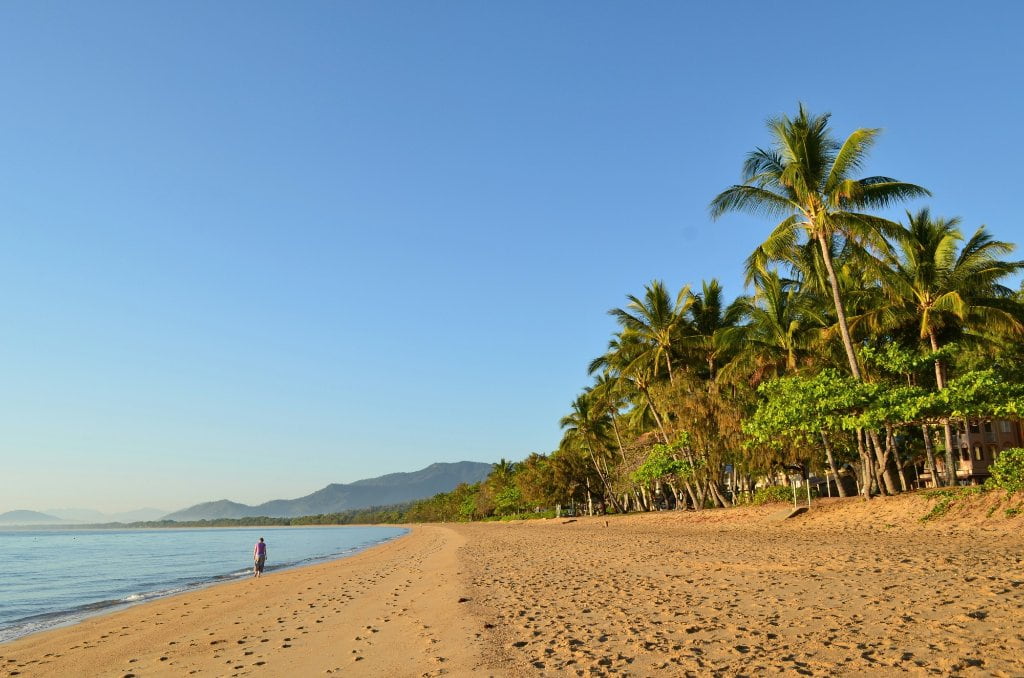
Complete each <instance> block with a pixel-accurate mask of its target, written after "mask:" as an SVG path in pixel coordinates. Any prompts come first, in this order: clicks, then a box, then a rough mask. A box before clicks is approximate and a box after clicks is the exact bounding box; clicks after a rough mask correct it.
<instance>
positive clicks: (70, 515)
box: [0, 508, 167, 526]
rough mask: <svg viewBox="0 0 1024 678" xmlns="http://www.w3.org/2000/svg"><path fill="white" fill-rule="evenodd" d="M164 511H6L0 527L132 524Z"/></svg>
mask: <svg viewBox="0 0 1024 678" xmlns="http://www.w3.org/2000/svg"><path fill="white" fill-rule="evenodd" d="M166 513H167V511H166V510H164V509H156V508H142V509H137V510H135V511H124V512H121V513H101V512H100V511H95V510H93V509H46V511H45V512H43V511H26V510H18V511H7V512H6V513H0V525H18V526H22V525H88V524H91V525H98V524H102V523H133V522H141V521H145V520H157V519H159V518H161V517H162V516H164V515H165V514H166Z"/></svg>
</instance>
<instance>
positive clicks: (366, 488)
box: [163, 461, 491, 521]
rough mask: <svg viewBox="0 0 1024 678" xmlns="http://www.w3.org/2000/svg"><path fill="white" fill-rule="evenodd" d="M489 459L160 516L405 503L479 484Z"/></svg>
mask: <svg viewBox="0 0 1024 678" xmlns="http://www.w3.org/2000/svg"><path fill="white" fill-rule="evenodd" d="M490 471H491V464H484V463H481V462H476V461H460V462H455V463H439V464H431V465H430V466H428V467H426V468H425V469H422V470H419V471H414V472H412V473H390V474H388V475H385V476H380V477H378V478H368V479H366V480H357V481H356V482H354V483H348V484H340V483H334V484H331V485H328V486H327V487H325V488H323V489H322V490H317V491H316V492H314V493H312V494H308V495H306V496H305V497H299V498H298V499H275V500H273V501H268V502H264V503H262V504H259V505H258V506H249V505H247V504H239V503H237V502H233V501H228V500H227V499H222V500H220V501H210V502H205V503H202V504H196V505H195V506H191V507H189V508H187V509H183V510H181V511H175V512H174V513H170V514H168V515H166V516H164V518H163V519H164V520H177V521H186V520H214V519H217V518H249V517H253V516H267V517H270V518H294V517H297V516H310V515H318V514H321V513H339V512H341V511H350V510H354V509H361V508H368V507H370V506H387V505H390V504H404V503H406V502H411V501H416V500H417V499H426V498H427V497H432V496H434V495H435V494H439V493H441V492H450V491H451V490H453V489H455V487H456V486H458V485H459V484H460V483H477V482H480V481H481V480H483V479H484V478H486V477H487V474H488V473H490Z"/></svg>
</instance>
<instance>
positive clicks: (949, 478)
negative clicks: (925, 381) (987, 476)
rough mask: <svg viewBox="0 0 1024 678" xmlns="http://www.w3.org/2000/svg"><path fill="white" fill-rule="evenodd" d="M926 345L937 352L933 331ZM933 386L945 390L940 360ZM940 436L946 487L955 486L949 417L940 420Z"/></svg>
mask: <svg viewBox="0 0 1024 678" xmlns="http://www.w3.org/2000/svg"><path fill="white" fill-rule="evenodd" d="M928 344H929V345H930V346H931V347H932V352H933V353H934V352H936V351H938V350H939V338H938V336H936V334H935V330H933V329H929V330H928ZM935 385H936V387H938V389H939V390H940V391H941V390H942V389H944V388H946V366H945V365H943V364H942V361H941V360H936V361H935ZM942 435H943V438H944V440H943V442H944V443H945V445H946V485H948V486H950V487H952V486H954V485H956V459H955V458H954V457H953V426H952V424H950V422H949V417H943V419H942ZM958 452H959V451H958ZM936 484H938V483H936Z"/></svg>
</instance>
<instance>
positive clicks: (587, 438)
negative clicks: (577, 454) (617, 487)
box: [558, 391, 624, 513]
mask: <svg viewBox="0 0 1024 678" xmlns="http://www.w3.org/2000/svg"><path fill="white" fill-rule="evenodd" d="M609 424H610V422H609V416H608V413H607V412H606V411H603V410H602V409H601V407H599V406H598V403H597V402H596V398H594V397H593V395H592V394H591V393H590V392H589V391H585V392H583V393H581V394H580V395H579V396H577V397H576V399H575V400H574V401H573V403H572V412H571V413H569V414H567V415H566V416H564V417H562V419H561V420H560V421H559V422H558V425H559V426H561V427H562V428H563V429H565V433H564V434H563V435H562V443H561V447H562V448H569V449H572V448H575V449H581V450H584V451H586V453H587V454H588V455H589V456H590V461H591V462H592V463H593V464H594V470H595V471H597V474H598V476H599V477H600V478H601V484H602V485H604V493H605V495H606V496H608V497H609V499H611V502H612V503H613V504H614V505H615V508H616V510H617V511H618V512H619V513H624V511H623V510H622V506H621V504H619V500H618V499H617V498H616V496H615V493H614V492H612V491H611V488H609V486H608V477H607V469H602V468H601V464H600V462H599V461H598V454H599V453H602V452H604V451H605V450H607V445H606V444H605V440H607V438H608V426H609Z"/></svg>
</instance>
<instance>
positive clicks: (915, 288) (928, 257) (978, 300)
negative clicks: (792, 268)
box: [864, 208, 1024, 484]
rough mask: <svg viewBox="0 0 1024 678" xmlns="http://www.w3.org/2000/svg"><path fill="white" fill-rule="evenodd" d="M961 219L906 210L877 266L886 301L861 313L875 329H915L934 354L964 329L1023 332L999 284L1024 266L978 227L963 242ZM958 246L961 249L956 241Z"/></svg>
mask: <svg viewBox="0 0 1024 678" xmlns="http://www.w3.org/2000/svg"><path fill="white" fill-rule="evenodd" d="M959 224H960V220H959V219H944V218H940V217H932V215H931V213H930V211H929V210H928V209H927V208H924V209H921V210H920V211H918V212H917V213H916V214H911V213H910V212H908V213H907V225H906V227H905V228H901V229H900V230H899V231H898V232H896V233H895V234H894V237H893V239H894V241H895V248H894V251H893V252H892V253H891V255H890V256H888V257H886V258H885V259H884V260H883V261H881V262H880V266H878V274H879V277H880V280H881V282H882V288H883V290H884V292H885V294H886V297H887V300H888V302H889V303H888V304H886V305H885V306H883V307H881V308H879V309H876V310H875V311H873V312H870V313H867V314H865V317H864V319H865V321H866V322H867V323H868V324H870V325H871V326H872V327H874V328H876V329H893V328H899V327H906V326H908V325H913V326H915V329H916V331H917V333H918V336H919V338H920V340H921V341H923V342H927V344H928V347H929V348H930V349H931V350H932V352H933V353H934V352H937V351H938V350H939V348H940V347H941V345H942V344H943V343H944V338H950V337H956V336H958V335H961V334H962V333H964V332H967V333H970V334H972V335H975V336H981V335H985V334H990V335H991V334H992V333H993V332H1003V333H1007V334H1011V335H1017V336H1019V335H1020V333H1021V331H1022V330H1024V322H1022V321H1024V313H1022V311H1024V306H1022V305H1021V303H1020V302H1019V301H1017V300H1016V299H1015V298H1014V291H1013V290H1012V289H1011V288H1009V287H1006V286H1005V285H1003V284H1002V281H1003V280H1005V279H1006V278H1007V277H1009V276H1011V275H1013V274H1014V273H1016V272H1017V271H1019V270H1021V269H1022V268H1024V262H1020V261H1003V260H1002V259H1001V257H1002V256H1003V255H1006V254H1009V253H1010V252H1012V251H1013V249H1014V246H1013V244H1012V243H1008V242H1003V241H999V240H995V239H994V238H993V237H992V236H991V235H990V234H989V233H988V231H986V230H985V227H984V226H982V227H979V228H978V229H977V230H976V231H975V232H974V235H972V236H971V238H970V239H969V240H967V241H966V242H963V241H964V237H963V234H962V233H961V232H960V230H959V228H958V226H959ZM961 242H963V246H962V247H960V248H959V251H958V246H959V245H960V243H961ZM946 382H947V374H946V364H945V361H943V360H942V359H941V358H938V359H936V360H935V384H936V387H937V388H938V389H939V390H942V389H944V388H945V387H946ZM943 429H944V435H945V444H946V475H947V478H946V481H947V483H949V484H952V483H953V482H954V481H955V479H956V476H955V473H956V472H955V469H954V467H953V458H952V445H953V438H952V431H951V427H950V424H949V421H948V419H947V420H945V421H944V422H943Z"/></svg>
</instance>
